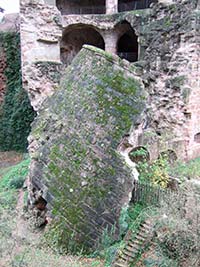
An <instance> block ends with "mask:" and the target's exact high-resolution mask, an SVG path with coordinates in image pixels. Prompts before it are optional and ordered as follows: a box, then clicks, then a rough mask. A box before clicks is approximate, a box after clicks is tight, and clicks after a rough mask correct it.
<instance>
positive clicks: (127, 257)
mask: <svg viewBox="0 0 200 267" xmlns="http://www.w3.org/2000/svg"><path fill="white" fill-rule="evenodd" d="M152 228H153V225H152V220H151V219H147V220H146V221H144V222H143V223H141V224H140V227H139V229H138V231H137V233H136V234H135V233H134V231H133V230H129V231H128V232H127V234H126V236H125V238H124V242H125V245H124V248H123V249H122V250H120V251H118V252H117V255H116V257H115V259H114V261H113V263H112V265H111V267H129V266H130V265H131V264H132V263H133V262H134V261H135V259H136V257H137V255H138V254H139V253H140V252H141V251H142V250H143V249H144V247H145V245H147V244H148V242H149V241H151V239H152V237H153V230H152Z"/></svg>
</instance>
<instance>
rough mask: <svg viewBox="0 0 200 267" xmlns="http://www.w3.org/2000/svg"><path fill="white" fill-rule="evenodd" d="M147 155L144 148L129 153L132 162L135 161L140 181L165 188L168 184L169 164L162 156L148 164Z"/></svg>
mask: <svg viewBox="0 0 200 267" xmlns="http://www.w3.org/2000/svg"><path fill="white" fill-rule="evenodd" d="M147 153H148V152H147V150H146V149H144V148H140V149H138V150H136V151H133V152H131V153H130V157H131V158H132V159H133V161H134V159H136V160H137V169H138V171H139V179H140V181H143V182H149V183H151V184H153V185H159V186H160V187H162V188H166V187H167V185H168V182H169V162H168V159H167V157H166V156H164V155H163V156H160V157H159V158H158V159H156V160H154V161H152V162H149V161H148V155H147Z"/></svg>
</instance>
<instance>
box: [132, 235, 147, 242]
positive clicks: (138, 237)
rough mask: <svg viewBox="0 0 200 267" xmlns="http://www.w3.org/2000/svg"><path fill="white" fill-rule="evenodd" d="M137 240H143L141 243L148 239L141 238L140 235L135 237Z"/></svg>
mask: <svg viewBox="0 0 200 267" xmlns="http://www.w3.org/2000/svg"><path fill="white" fill-rule="evenodd" d="M135 239H136V240H141V241H142V242H143V241H145V240H146V237H145V238H144V237H142V236H140V235H137V236H136V237H135Z"/></svg>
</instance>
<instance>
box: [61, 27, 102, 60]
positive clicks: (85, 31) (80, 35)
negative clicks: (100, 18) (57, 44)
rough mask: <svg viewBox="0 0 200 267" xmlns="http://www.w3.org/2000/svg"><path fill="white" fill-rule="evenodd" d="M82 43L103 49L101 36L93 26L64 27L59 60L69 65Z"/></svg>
mask: <svg viewBox="0 0 200 267" xmlns="http://www.w3.org/2000/svg"><path fill="white" fill-rule="evenodd" d="M84 44H88V45H93V46H96V47H98V48H101V49H103V50H104V49H105V43H104V40H103V38H102V36H101V35H100V33H99V32H98V31H97V30H96V29H94V28H93V27H91V26H87V25H82V24H81V25H74V26H73V27H70V29H66V30H65V31H64V33H63V37H62V40H61V49H60V50H61V51H60V52H61V61H62V62H63V63H64V64H65V65H69V64H70V63H71V61H72V59H73V58H74V57H75V56H76V54H77V53H78V52H79V51H80V50H81V48H82V46H83V45H84Z"/></svg>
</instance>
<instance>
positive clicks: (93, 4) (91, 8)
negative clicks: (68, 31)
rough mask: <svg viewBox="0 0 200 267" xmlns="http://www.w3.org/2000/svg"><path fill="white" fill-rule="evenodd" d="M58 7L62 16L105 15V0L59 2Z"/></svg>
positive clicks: (61, 0)
mask: <svg viewBox="0 0 200 267" xmlns="http://www.w3.org/2000/svg"><path fill="white" fill-rule="evenodd" d="M56 6H57V8H58V9H59V10H60V12H61V14H62V15H70V14H71V15H72V14H80V15H81V14H105V10H106V8H105V0H76V1H74V0H68V1H65V0H57V1H56Z"/></svg>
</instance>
